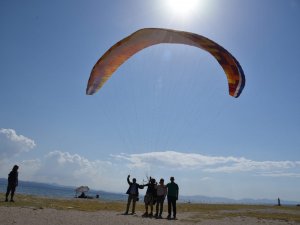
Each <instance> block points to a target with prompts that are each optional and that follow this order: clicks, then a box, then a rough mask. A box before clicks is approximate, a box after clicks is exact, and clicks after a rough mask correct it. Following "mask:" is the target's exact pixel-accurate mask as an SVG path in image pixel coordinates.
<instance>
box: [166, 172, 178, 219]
mask: <svg viewBox="0 0 300 225" xmlns="http://www.w3.org/2000/svg"><path fill="white" fill-rule="evenodd" d="M174 180H175V179H174V177H171V178H170V181H171V182H170V183H168V184H167V188H168V195H167V198H168V217H167V218H168V219H171V211H172V209H173V219H176V201H177V200H178V194H179V187H178V185H177V184H176V183H175V182H174Z"/></svg>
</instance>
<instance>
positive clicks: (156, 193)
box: [124, 175, 179, 219]
mask: <svg viewBox="0 0 300 225" xmlns="http://www.w3.org/2000/svg"><path fill="white" fill-rule="evenodd" d="M129 178H130V175H128V177H127V182H128V184H129V188H128V190H127V192H126V194H128V200H127V207H126V211H125V213H124V214H125V215H128V213H129V208H130V205H131V202H132V211H131V214H132V215H133V214H135V205H136V202H137V201H138V200H139V189H143V188H144V187H147V191H146V195H145V197H144V203H145V213H144V214H143V217H153V216H154V217H155V218H157V219H162V213H163V206H164V201H165V198H166V197H167V200H168V216H167V219H176V201H177V200H178V194H179V187H178V185H177V184H176V183H175V182H174V180H175V179H174V177H170V182H169V183H168V184H167V185H165V184H164V179H162V178H161V179H160V181H159V183H158V184H157V182H156V180H155V179H154V178H151V177H150V179H149V181H148V183H147V184H143V185H140V184H138V183H137V182H136V179H135V178H133V179H132V182H131V181H130V180H129ZM154 205H156V213H155V215H153V208H154ZM149 208H150V212H149ZM172 212H173V216H172Z"/></svg>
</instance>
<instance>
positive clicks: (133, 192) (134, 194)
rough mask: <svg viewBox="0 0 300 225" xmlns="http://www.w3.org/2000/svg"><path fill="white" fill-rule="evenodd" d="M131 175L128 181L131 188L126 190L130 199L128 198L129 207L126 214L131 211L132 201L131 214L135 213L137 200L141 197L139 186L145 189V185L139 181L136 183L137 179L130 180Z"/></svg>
mask: <svg viewBox="0 0 300 225" xmlns="http://www.w3.org/2000/svg"><path fill="white" fill-rule="evenodd" d="M129 178H130V175H128V176H127V183H128V184H129V188H128V190H127V192H126V194H128V199H127V207H126V211H125V213H124V214H125V215H128V211H129V207H130V204H131V201H132V211H131V214H132V215H133V214H134V213H135V204H136V201H138V197H139V188H140V189H143V188H144V187H143V185H139V184H138V183H136V179H135V178H133V179H132V182H131V181H130V180H129Z"/></svg>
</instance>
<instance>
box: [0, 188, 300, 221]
mask: <svg viewBox="0 0 300 225" xmlns="http://www.w3.org/2000/svg"><path fill="white" fill-rule="evenodd" d="M15 200H16V202H15V203H11V202H3V201H1V202H0V206H7V207H30V208H33V209H43V208H54V209H59V210H81V211H90V212H92V211H101V210H108V211H117V212H124V210H125V207H126V202H116V201H114V202H108V201H101V200H99V199H75V198H74V199H59V198H44V197H37V196H31V195H20V194H17V196H16V199H15ZM136 210H137V211H144V205H143V203H142V202H141V201H140V202H138V203H137V207H136ZM178 212H179V213H185V212H186V213H188V214H189V216H188V217H186V218H184V220H185V221H188V222H198V221H202V220H205V219H222V218H233V217H242V218H243V217H252V218H257V219H266V220H282V221H287V222H289V221H295V222H300V207H296V206H281V207H278V206H264V205H235V204H187V203H179V204H178Z"/></svg>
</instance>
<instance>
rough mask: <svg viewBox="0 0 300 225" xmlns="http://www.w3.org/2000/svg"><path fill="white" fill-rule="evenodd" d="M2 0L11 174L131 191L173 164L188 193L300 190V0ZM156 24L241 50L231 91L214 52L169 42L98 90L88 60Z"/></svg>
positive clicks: (4, 150) (294, 194)
mask: <svg viewBox="0 0 300 225" xmlns="http://www.w3.org/2000/svg"><path fill="white" fill-rule="evenodd" d="M185 2H186V3H185V4H187V3H188V2H192V1H185ZM194 4H195V5H194V6H192V7H191V8H190V9H187V11H186V12H182V11H181V10H182V9H183V8H185V5H183V6H181V7H180V8H181V10H178V8H177V9H176V8H175V6H174V5H175V3H174V1H173V3H171V2H170V1H167V0H165V1H163V0H151V1H150V0H149V1H148V0H147V1H138V0H127V1H121V0H111V1H92V0H85V1H67V0H64V1H56V0H53V1H26V2H25V1H7V0H3V1H1V2H0V28H1V36H0V40H1V41H0V49H1V51H0V62H1V66H0V105H1V110H0V156H1V157H0V177H6V176H7V173H8V172H9V170H10V169H11V167H12V166H13V164H15V163H17V164H19V165H20V179H22V180H32V181H42V182H56V183H59V184H66V185H83V184H84V185H89V186H90V187H92V188H93V189H102V190H108V191H115V192H124V191H125V190H126V187H127V183H126V177H127V175H128V174H131V175H132V176H133V177H136V178H137V180H138V182H140V183H142V182H143V179H144V180H145V179H146V175H152V176H154V177H155V178H157V179H159V178H160V177H163V178H165V179H166V180H168V179H169V177H170V176H175V179H176V182H177V183H178V184H179V186H180V192H181V193H182V194H184V195H194V194H198V195H207V196H222V197H230V198H236V199H240V198H248V197H250V198H273V199H277V197H280V198H282V199H286V200H298V201H299V200H300V193H299V185H300V116H299V115H300V103H299V102H300V101H299V100H300V91H299V87H298V86H299V82H300V73H299V66H298V64H299V62H298V61H299V52H300V43H299V40H300V29H299V24H298V23H299V21H300V1H299V0H286V1H284V0H272V1H271V0H263V1H258V0H247V1H246V0H245V1H238V0H228V1H221V0H209V1H208V0H203V1H201V0H199V1H196V3H194ZM144 27H162V28H169V29H177V30H184V31H189V32H194V33H198V34H200V35H203V36H206V37H208V38H210V39H212V40H214V41H216V42H217V43H219V44H220V45H222V46H223V47H225V48H226V49H227V50H228V51H230V52H231V53H232V54H233V55H234V56H235V57H236V58H237V59H238V60H239V62H240V64H241V66H242V67H243V69H244V72H245V76H246V86H245V89H244V91H243V93H242V94H241V96H240V97H239V98H237V99H234V98H232V97H230V96H229V95H228V91H227V83H226V82H227V81H226V78H225V75H224V72H223V71H222V69H221V67H220V66H219V65H218V63H217V62H216V60H215V59H214V58H213V57H212V56H211V55H209V54H208V53H206V52H204V51H202V50H199V49H196V48H193V47H189V46H183V45H167V44H165V45H157V46H153V47H151V48H148V49H145V50H143V51H141V52H139V53H138V54H136V55H135V56H133V57H132V58H130V59H129V60H128V61H127V62H126V63H125V64H123V65H122V66H121V67H120V68H119V69H118V70H117V71H116V72H115V74H114V75H113V76H112V78H111V79H110V80H109V81H108V82H107V83H106V84H105V86H104V87H103V88H102V89H101V90H100V91H99V92H97V93H96V94H95V95H93V96H87V95H85V89H86V85H87V81H88V78H89V74H90V71H91V69H92V67H93V65H94V64H95V63H96V61H97V60H98V59H99V58H100V57H101V55H102V54H103V53H104V52H105V51H106V50H107V49H108V48H109V47H111V46H112V45H113V44H114V43H116V42H117V41H119V40H120V39H122V38H124V37H126V36H128V35H129V34H131V33H133V32H134V31H136V30H138V29H141V28H144Z"/></svg>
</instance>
